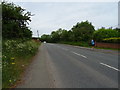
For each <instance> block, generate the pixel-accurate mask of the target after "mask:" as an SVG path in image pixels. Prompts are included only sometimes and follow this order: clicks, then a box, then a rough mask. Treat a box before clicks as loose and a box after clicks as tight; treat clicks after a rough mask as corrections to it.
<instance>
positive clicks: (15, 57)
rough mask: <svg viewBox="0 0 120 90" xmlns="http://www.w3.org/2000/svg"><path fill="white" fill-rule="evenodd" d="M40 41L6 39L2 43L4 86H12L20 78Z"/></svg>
mask: <svg viewBox="0 0 120 90" xmlns="http://www.w3.org/2000/svg"><path fill="white" fill-rule="evenodd" d="M39 45H40V43H38V42H35V41H33V40H27V41H23V40H19V41H18V40H5V41H3V43H2V47H3V53H2V88H10V87H12V86H13V85H14V84H15V83H16V82H17V81H19V80H20V77H21V74H22V73H23V72H24V70H25V68H26V67H27V66H28V65H29V64H30V62H31V58H32V57H33V56H34V55H35V54H36V52H37V50H38V47H39Z"/></svg>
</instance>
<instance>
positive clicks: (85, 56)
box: [72, 51, 87, 58]
mask: <svg viewBox="0 0 120 90" xmlns="http://www.w3.org/2000/svg"><path fill="white" fill-rule="evenodd" d="M72 53H74V54H76V55H78V56H82V57H84V58H87V57H86V56H84V55H81V54H78V53H76V52H73V51H72Z"/></svg>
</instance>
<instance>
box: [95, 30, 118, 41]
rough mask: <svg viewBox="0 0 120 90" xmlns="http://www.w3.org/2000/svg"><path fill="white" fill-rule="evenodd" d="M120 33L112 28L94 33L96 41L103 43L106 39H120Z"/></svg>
mask: <svg viewBox="0 0 120 90" xmlns="http://www.w3.org/2000/svg"><path fill="white" fill-rule="evenodd" d="M118 36H119V33H118V31H117V30H114V29H112V28H109V29H105V28H101V29H98V30H96V31H95V32H94V40H96V41H98V42H101V41H102V40H103V39H104V38H111V37H118Z"/></svg>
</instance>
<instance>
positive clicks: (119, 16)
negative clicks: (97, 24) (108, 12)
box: [118, 1, 120, 28]
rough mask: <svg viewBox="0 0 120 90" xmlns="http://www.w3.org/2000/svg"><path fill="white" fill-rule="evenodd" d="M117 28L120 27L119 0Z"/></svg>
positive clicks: (119, 4) (119, 5) (119, 3)
mask: <svg viewBox="0 0 120 90" xmlns="http://www.w3.org/2000/svg"><path fill="white" fill-rule="evenodd" d="M118 28H120V1H119V2H118Z"/></svg>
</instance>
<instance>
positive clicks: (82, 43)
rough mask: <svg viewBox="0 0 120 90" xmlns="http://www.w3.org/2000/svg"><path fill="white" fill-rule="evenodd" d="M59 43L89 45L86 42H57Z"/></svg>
mask: <svg viewBox="0 0 120 90" xmlns="http://www.w3.org/2000/svg"><path fill="white" fill-rule="evenodd" d="M59 43H61V44H69V45H75V46H82V47H91V46H90V45H89V43H87V42H59Z"/></svg>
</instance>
